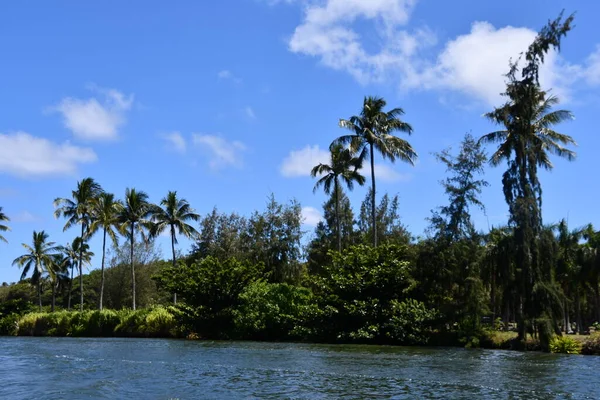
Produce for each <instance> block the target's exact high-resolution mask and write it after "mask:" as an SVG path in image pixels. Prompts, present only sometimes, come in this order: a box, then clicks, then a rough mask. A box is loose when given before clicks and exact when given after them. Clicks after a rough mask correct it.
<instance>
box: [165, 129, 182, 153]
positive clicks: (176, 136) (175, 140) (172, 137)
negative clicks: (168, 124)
mask: <svg viewBox="0 0 600 400" xmlns="http://www.w3.org/2000/svg"><path fill="white" fill-rule="evenodd" d="M161 136H162V138H163V139H164V140H166V141H167V142H169V144H170V145H171V147H172V148H173V149H175V150H176V151H178V152H180V153H185V151H186V148H187V144H186V142H185V139H184V138H183V136H182V135H181V133H179V132H169V133H165V134H163V135H161Z"/></svg>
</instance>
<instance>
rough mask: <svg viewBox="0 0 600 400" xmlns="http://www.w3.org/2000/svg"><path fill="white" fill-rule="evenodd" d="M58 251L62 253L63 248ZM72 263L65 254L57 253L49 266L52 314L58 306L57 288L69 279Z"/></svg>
mask: <svg viewBox="0 0 600 400" xmlns="http://www.w3.org/2000/svg"><path fill="white" fill-rule="evenodd" d="M56 250H57V251H62V250H63V248H62V247H60V246H58V247H57V248H56ZM69 267H70V262H69V260H68V259H67V257H66V256H65V255H64V253H57V254H56V255H54V257H53V262H52V263H51V264H49V265H48V266H47V267H46V269H47V272H48V276H50V281H51V284H52V308H51V310H52V312H54V308H55V305H56V288H57V287H58V285H59V284H60V282H61V281H62V282H64V281H66V280H68V278H69V271H68V269H69Z"/></svg>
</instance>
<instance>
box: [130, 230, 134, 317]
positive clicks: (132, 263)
mask: <svg viewBox="0 0 600 400" xmlns="http://www.w3.org/2000/svg"><path fill="white" fill-rule="evenodd" d="M134 228H135V222H132V223H131V238H130V239H131V251H130V252H129V255H130V257H131V260H130V261H131V296H132V297H131V302H132V307H133V310H134V311H135V266H134V262H133V242H134V236H133V232H134Z"/></svg>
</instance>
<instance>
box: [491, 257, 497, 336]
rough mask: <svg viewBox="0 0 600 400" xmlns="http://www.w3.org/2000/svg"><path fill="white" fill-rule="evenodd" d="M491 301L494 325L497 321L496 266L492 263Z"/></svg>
mask: <svg viewBox="0 0 600 400" xmlns="http://www.w3.org/2000/svg"><path fill="white" fill-rule="evenodd" d="M491 281H492V282H491V285H492V288H491V289H492V290H491V294H490V297H491V300H492V301H491V303H492V326H494V324H495V323H496V267H495V265H493V264H492V279H491Z"/></svg>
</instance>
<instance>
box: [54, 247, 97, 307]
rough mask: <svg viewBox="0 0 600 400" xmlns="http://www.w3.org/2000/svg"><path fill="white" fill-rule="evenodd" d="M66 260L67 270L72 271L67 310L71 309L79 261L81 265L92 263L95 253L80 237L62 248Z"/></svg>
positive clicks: (64, 261)
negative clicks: (74, 278) (74, 279)
mask: <svg viewBox="0 0 600 400" xmlns="http://www.w3.org/2000/svg"><path fill="white" fill-rule="evenodd" d="M61 250H62V252H63V255H64V256H65V259H64V260H63V263H64V264H65V268H66V269H69V268H70V269H71V279H70V280H69V297H68V299H67V309H68V310H70V309H71V291H72V290H73V271H74V270H75V269H76V268H77V266H78V264H79V260H81V264H82V265H84V264H88V265H90V264H91V263H92V257H94V253H93V252H91V251H90V245H89V244H87V243H86V242H84V241H83V240H82V239H81V238H80V237H79V236H78V237H76V238H75V239H74V240H73V243H72V244H69V243H67V245H66V246H64V247H62V248H61Z"/></svg>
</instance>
